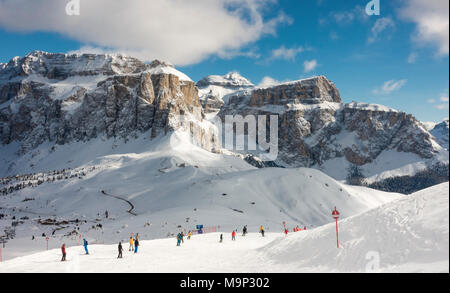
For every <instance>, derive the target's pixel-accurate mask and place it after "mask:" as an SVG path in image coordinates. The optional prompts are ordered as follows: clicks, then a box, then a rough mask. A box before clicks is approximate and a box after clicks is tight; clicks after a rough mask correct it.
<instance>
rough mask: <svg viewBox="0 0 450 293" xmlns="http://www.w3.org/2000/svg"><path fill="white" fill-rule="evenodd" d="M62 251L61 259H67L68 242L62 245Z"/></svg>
mask: <svg viewBox="0 0 450 293" xmlns="http://www.w3.org/2000/svg"><path fill="white" fill-rule="evenodd" d="M61 252H62V259H61V261H66V244H65V243H64V244H63V245H62V246H61Z"/></svg>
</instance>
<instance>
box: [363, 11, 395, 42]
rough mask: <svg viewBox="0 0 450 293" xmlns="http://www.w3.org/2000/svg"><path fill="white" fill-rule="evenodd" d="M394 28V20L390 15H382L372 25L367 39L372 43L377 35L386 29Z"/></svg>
mask: <svg viewBox="0 0 450 293" xmlns="http://www.w3.org/2000/svg"><path fill="white" fill-rule="evenodd" d="M393 28H395V22H394V21H393V20H392V18H390V17H382V18H379V19H377V21H376V22H375V24H374V25H373V26H372V29H371V31H370V32H371V35H370V37H369V39H368V42H369V43H373V42H375V41H376V40H377V38H378V36H379V35H380V34H381V33H382V32H383V31H385V30H387V29H393Z"/></svg>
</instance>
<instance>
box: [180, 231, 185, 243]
mask: <svg viewBox="0 0 450 293" xmlns="http://www.w3.org/2000/svg"><path fill="white" fill-rule="evenodd" d="M180 237H181V242H182V243H184V233H183V232H181V233H180Z"/></svg>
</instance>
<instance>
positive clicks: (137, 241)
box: [134, 236, 139, 253]
mask: <svg viewBox="0 0 450 293" xmlns="http://www.w3.org/2000/svg"><path fill="white" fill-rule="evenodd" d="M138 247H139V240H138V238H137V236H136V239H134V253H137V252H138Z"/></svg>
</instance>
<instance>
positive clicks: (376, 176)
mask: <svg viewBox="0 0 450 293" xmlns="http://www.w3.org/2000/svg"><path fill="white" fill-rule="evenodd" d="M226 100H227V103H226V104H225V105H224V106H223V107H222V108H221V110H220V112H219V113H218V116H219V117H221V119H222V120H224V117H225V116H226V115H241V116H243V117H245V116H248V115H263V116H269V115H277V116H278V117H279V119H278V129H279V133H278V137H279V140H278V148H279V153H278V158H277V161H276V164H277V165H279V166H285V167H308V168H317V169H320V170H322V171H323V172H325V173H327V174H329V175H331V176H332V177H333V178H336V179H338V180H345V179H346V178H347V179H348V178H349V177H351V176H353V175H352V172H351V171H349V170H353V169H355V168H357V169H360V170H359V172H357V173H358V174H359V176H362V177H365V178H367V180H366V183H367V184H371V183H373V182H378V181H380V180H385V179H387V178H392V177H398V176H414V175H415V174H416V173H417V172H420V171H424V170H428V169H433V167H432V166H434V165H435V164H441V163H442V164H445V165H447V166H448V151H447V150H445V149H443V148H442V147H441V146H440V145H439V144H438V142H437V141H436V139H435V138H434V137H433V136H432V135H431V134H430V133H429V132H428V131H427V130H426V129H425V127H424V125H423V124H422V123H421V122H419V121H418V120H417V119H416V118H414V117H413V116H412V115H410V114H407V113H402V112H398V111H396V110H394V109H390V108H388V107H385V106H382V105H369V104H364V103H357V102H352V103H348V104H345V103H343V102H342V100H341V97H340V93H339V90H338V89H337V88H336V86H335V85H334V84H333V83H332V82H331V81H329V80H328V79H327V78H326V77H324V76H318V77H312V78H309V79H304V80H299V81H292V82H288V83H283V84H280V85H277V86H273V87H268V88H255V89H249V90H244V91H239V92H236V93H233V94H230V95H228V96H226ZM351 167H354V168H351ZM444 175H445V174H444ZM444 177H448V167H447V175H446V176H444ZM441 182H442V181H441ZM437 183H440V182H436V184H437ZM396 186H397V187H398V188H399V189H398V190H399V191H401V190H402V189H401V188H402V187H401V182H398V183H397V184H396ZM428 186H430V185H428ZM428 186H423V188H425V187H428ZM416 190H417V189H416Z"/></svg>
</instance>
